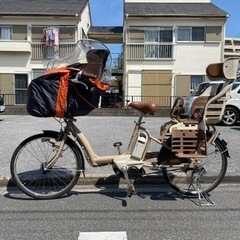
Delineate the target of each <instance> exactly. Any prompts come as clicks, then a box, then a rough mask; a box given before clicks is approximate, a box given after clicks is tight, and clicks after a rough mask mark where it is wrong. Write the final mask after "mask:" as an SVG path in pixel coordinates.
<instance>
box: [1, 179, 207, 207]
mask: <svg viewBox="0 0 240 240" xmlns="http://www.w3.org/2000/svg"><path fill="white" fill-rule="evenodd" d="M134 187H135V190H136V192H135V193H134V194H133V196H132V198H133V197H136V196H137V197H139V198H142V199H146V198H148V199H150V200H152V201H177V200H189V201H191V202H192V203H194V204H196V205H199V197H198V196H194V197H189V196H184V195H182V194H180V193H178V192H176V191H175V190H173V189H172V188H171V187H170V186H169V185H168V184H167V183H166V182H164V181H162V180H161V181H159V182H156V179H155V181H154V182H153V181H151V179H150V180H149V179H148V181H147V182H146V181H145V183H144V181H143V180H142V181H137V180H136V181H135V182H134ZM83 194H84V195H86V194H101V195H104V196H106V197H109V198H113V199H116V200H118V201H120V202H121V205H122V206H123V207H127V202H128V199H130V198H129V197H128V194H127V184H126V183H125V180H123V179H121V178H118V177H113V176H110V177H108V178H99V179H98V180H97V181H96V182H95V183H94V184H88V185H86V184H85V185H84V184H82V185H81V184H79V185H77V186H75V187H74V188H73V189H72V190H71V191H70V192H69V193H67V194H65V195H63V196H62V197H60V198H61V199H63V198H68V197H71V196H73V195H83ZM3 196H4V197H6V198H8V199H13V200H22V201H23V200H24V201H36V200H37V201H41V200H38V199H34V198H32V197H29V196H27V195H26V194H24V193H23V192H22V191H21V190H20V189H19V188H18V187H16V185H14V183H13V182H12V181H9V184H8V186H7V191H6V193H4V194H3ZM207 197H208V198H209V197H210V195H208V196H207ZM48 200H54V199H48ZM43 201H46V200H43Z"/></svg>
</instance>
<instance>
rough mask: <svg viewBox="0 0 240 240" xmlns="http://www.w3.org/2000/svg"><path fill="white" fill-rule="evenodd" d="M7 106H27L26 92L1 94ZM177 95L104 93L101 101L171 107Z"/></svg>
mask: <svg viewBox="0 0 240 240" xmlns="http://www.w3.org/2000/svg"><path fill="white" fill-rule="evenodd" d="M1 96H2V97H3V99H4V104H5V106H25V105H26V103H27V96H26V93H25V94H1ZM175 99H176V97H175V96H120V95H119V94H113V93H112V94H104V95H103V96H102V97H101V99H100V103H99V107H100V108H111V107H113V108H117V107H126V106H127V104H128V103H129V102H157V103H158V105H159V106H160V107H161V108H162V107H164V108H171V106H172V104H173V102H174V101H175Z"/></svg>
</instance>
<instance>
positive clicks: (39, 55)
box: [32, 43, 75, 60]
mask: <svg viewBox="0 0 240 240" xmlns="http://www.w3.org/2000/svg"><path fill="white" fill-rule="evenodd" d="M74 48H75V44H74V43H60V44H59V46H45V45H44V44H43V43H32V59H33V60H43V59H51V58H54V57H59V58H62V57H64V56H66V55H67V54H69V53H70V52H72V51H73V50H74Z"/></svg>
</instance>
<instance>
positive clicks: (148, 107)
mask: <svg viewBox="0 0 240 240" xmlns="http://www.w3.org/2000/svg"><path fill="white" fill-rule="evenodd" d="M128 106H129V107H131V108H134V109H136V110H138V111H140V112H143V113H149V114H151V115H153V114H154V113H155V112H156V111H157V110H158V104H157V103H155V102H131V103H129V105H128Z"/></svg>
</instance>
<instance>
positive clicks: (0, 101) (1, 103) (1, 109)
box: [0, 96, 5, 113]
mask: <svg viewBox="0 0 240 240" xmlns="http://www.w3.org/2000/svg"><path fill="white" fill-rule="evenodd" d="M4 111H5V105H4V99H3V97H1V96H0V113H2V112H4Z"/></svg>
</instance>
